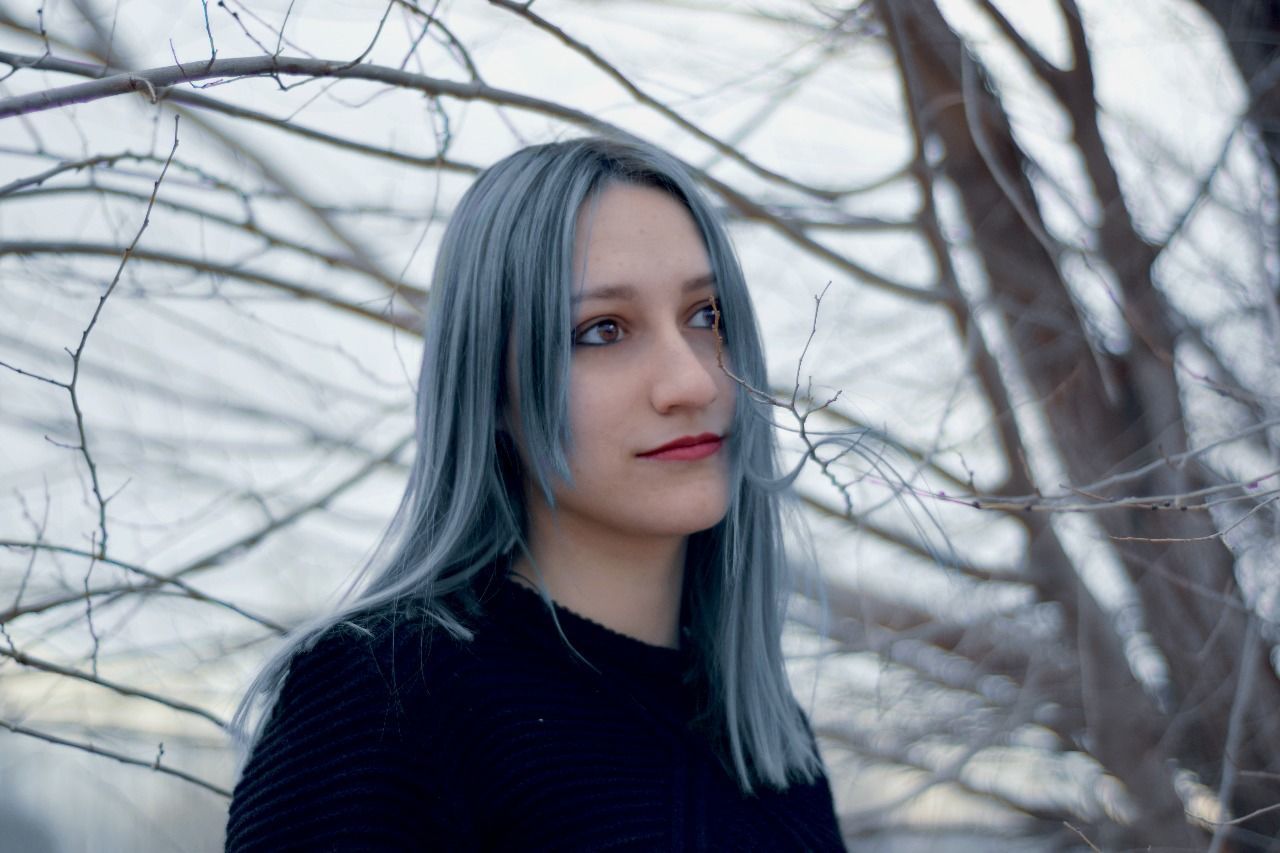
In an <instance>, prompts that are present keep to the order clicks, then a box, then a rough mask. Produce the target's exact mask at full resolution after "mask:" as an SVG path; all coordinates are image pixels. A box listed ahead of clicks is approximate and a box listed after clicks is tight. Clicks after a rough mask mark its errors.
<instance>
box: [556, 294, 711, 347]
mask: <svg viewBox="0 0 1280 853" xmlns="http://www.w3.org/2000/svg"><path fill="white" fill-rule="evenodd" d="M716 308H717V306H715V305H714V304H712V303H710V302H708V303H707V304H706V305H703V306H701V307H699V308H698V310H697V311H695V312H694V313H693V315H694V316H695V317H697V316H699V315H700V314H703V313H706V314H707V325H706V326H702V327H699V328H705V329H706V330H707V331H711V330H712V329H714V328H715V325H716V319H715V317H716ZM719 310H720V324H719V325H720V336H721V338H723V337H724V309H723V308H721V309H719ZM605 324H613V325H614V326H618V325H619V323H618V321H617V320H614V319H611V318H608V317H606V318H604V319H601V320H596V321H595V322H594V323H591V324H590V325H588V326H584V327H583V328H582V329H580V330H578V331H575V332H574V334H573V343H574V345H575V346H587V347H607V346H612V345H613V344H616V343H618V341H606V342H604V343H598V344H596V343H590V344H589V343H584V342H583V340H582V338H583V336H585V335H586V334H587V333H588V332H590V331H591V330H592V329H596V328H599V327H600V326H603V325H605ZM622 340H626V338H625V337H623V338H622Z"/></svg>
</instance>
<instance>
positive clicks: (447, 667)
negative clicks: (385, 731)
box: [273, 608, 475, 720]
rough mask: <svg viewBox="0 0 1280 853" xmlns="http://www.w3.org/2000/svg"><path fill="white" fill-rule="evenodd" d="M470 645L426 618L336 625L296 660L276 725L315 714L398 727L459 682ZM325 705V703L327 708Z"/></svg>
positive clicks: (395, 613) (400, 616)
mask: <svg viewBox="0 0 1280 853" xmlns="http://www.w3.org/2000/svg"><path fill="white" fill-rule="evenodd" d="M474 658H475V650H474V647H473V644H472V642H471V641H470V639H469V638H467V637H459V636H456V635H455V634H454V633H453V632H452V631H450V630H449V629H448V628H446V627H445V626H444V625H442V624H441V623H440V622H439V620H437V619H435V618H433V617H432V616H430V615H428V614H427V613H425V612H421V611H416V610H414V611H410V610H406V609H404V608H397V609H394V610H393V609H391V608H381V609H378V610H374V611H369V612H364V613H360V614H357V615H355V616H353V617H351V618H348V619H345V620H342V621H339V622H336V623H335V624H333V625H331V626H330V627H329V628H327V629H325V630H324V631H323V632H321V633H320V634H319V635H318V636H317V637H316V638H315V639H314V640H313V641H312V642H310V643H307V644H305V645H304V646H303V647H301V648H300V649H299V650H298V651H297V652H296V654H295V655H294V656H293V658H292V660H291V661H290V663H289V668H288V673H287V675H286V677H285V679H284V683H283V685H282V687H281V691H280V695H279V697H278V700H277V703H276V707H275V709H274V711H273V717H277V716H286V715H289V714H290V713H291V712H298V711H304V712H306V711H316V710H318V709H319V708H320V707H321V704H323V705H324V706H326V709H327V710H328V711H330V712H332V713H336V714H338V715H339V716H343V717H351V716H353V715H355V716H359V715H361V714H364V715H368V714H371V713H380V714H382V715H383V716H385V717H386V718H387V719H388V720H391V719H395V718H397V717H400V716H402V715H403V714H404V713H406V711H407V709H409V708H412V710H414V711H415V712H416V713H418V714H420V713H421V712H422V710H423V709H422V708H418V707H413V706H416V705H418V704H419V700H420V699H422V698H423V696H424V695H432V694H436V693H438V692H439V690H440V689H441V688H442V687H444V686H446V685H448V684H449V683H451V682H453V681H456V679H457V677H458V675H459V674H460V673H461V672H462V671H464V670H465V669H466V668H467V667H468V665H469V663H470V662H471V661H473V660H474ZM320 700H327V701H323V702H321V701H320Z"/></svg>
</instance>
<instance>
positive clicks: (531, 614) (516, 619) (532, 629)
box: [483, 561, 690, 686]
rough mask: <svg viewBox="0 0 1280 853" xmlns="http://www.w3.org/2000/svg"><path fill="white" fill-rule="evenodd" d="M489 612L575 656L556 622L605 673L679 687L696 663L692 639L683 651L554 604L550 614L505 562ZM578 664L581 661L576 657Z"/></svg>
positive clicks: (491, 592)
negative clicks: (691, 654)
mask: <svg viewBox="0 0 1280 853" xmlns="http://www.w3.org/2000/svg"><path fill="white" fill-rule="evenodd" d="M485 598H486V600H485V602H484V605H483V606H484V609H485V610H486V611H488V612H489V613H490V614H492V616H493V617H494V619H495V620H496V621H498V622H501V623H504V624H506V625H508V626H512V627H516V628H520V629H522V630H523V631H524V633H526V634H533V635H536V637H537V638H538V639H539V640H541V641H543V642H544V643H547V642H549V643H551V644H553V645H555V646H557V647H558V648H559V649H560V650H562V651H564V652H566V653H568V654H569V655H570V656H573V653H572V652H571V651H570V650H568V649H566V648H565V646H564V640H562V639H561V638H560V634H559V632H558V631H557V630H556V621H559V623H560V628H561V629H562V630H563V631H564V635H565V637H566V638H567V639H568V640H569V642H570V644H572V646H573V647H574V648H575V649H577V651H578V652H579V653H580V654H581V655H582V656H583V657H585V658H586V659H587V660H588V661H590V662H591V664H592V665H594V666H596V667H597V668H599V669H600V670H601V671H604V672H608V671H612V672H616V673H620V674H623V675H631V676H638V677H644V678H645V680H646V681H652V682H658V683H666V684H670V685H671V686H679V685H680V684H681V682H682V681H683V680H684V676H685V673H686V672H687V671H688V669H689V664H690V654H689V652H690V648H689V642H688V638H687V637H682V643H681V648H679V649H672V648H669V647H667V646H659V645H654V644H653V643H647V642H645V641H643V640H640V639H637V638H635V637H631V636H629V635H627V634H623V633H621V632H620V631H615V630H613V629H612V628H610V627H608V626H607V625H603V624H601V623H599V622H597V621H595V620H594V619H591V618H589V617H587V616H584V615H583V614H581V613H578V612H576V611H574V610H570V609H569V608H567V607H565V606H563V605H561V604H559V603H558V602H555V601H554V600H552V606H553V609H554V612H555V619H553V618H552V609H549V608H548V607H547V605H546V602H544V601H543V599H542V596H541V595H539V594H538V593H537V592H536V591H534V590H532V589H530V588H529V587H527V586H524V585H523V584H521V583H519V582H518V581H515V580H512V579H511V577H510V567H509V565H507V564H505V561H499V562H498V564H497V565H495V566H494V574H493V577H492V582H491V584H489V594H488V595H486V597H485ZM575 659H576V658H575Z"/></svg>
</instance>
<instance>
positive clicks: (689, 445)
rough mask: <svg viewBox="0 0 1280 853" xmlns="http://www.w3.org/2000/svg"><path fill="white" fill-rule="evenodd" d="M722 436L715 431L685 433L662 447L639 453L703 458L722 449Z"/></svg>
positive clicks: (667, 457) (688, 458)
mask: <svg viewBox="0 0 1280 853" xmlns="http://www.w3.org/2000/svg"><path fill="white" fill-rule="evenodd" d="M721 443H722V438H721V437H720V436H718V435H716V434H715V433H713V432H704V433H702V434H701V435H685V436H681V437H680V438H677V439H676V440H675V441H669V442H667V443H666V444H664V445H662V446H661V447H655V448H654V449H653V450H646V451H645V452H644V453H641V454H638V455H639V456H641V457H643V458H645V459H683V460H692V459H702V458H703V457H706V456H710V455H711V454H713V453H715V452H716V451H717V450H719V449H720V444H721Z"/></svg>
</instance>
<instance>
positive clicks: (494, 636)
mask: <svg viewBox="0 0 1280 853" xmlns="http://www.w3.org/2000/svg"><path fill="white" fill-rule="evenodd" d="M494 579H495V582H493V583H492V584H491V589H490V590H489V592H488V593H486V597H485V599H484V602H483V608H482V613H481V615H480V616H479V618H478V620H477V621H475V622H473V623H471V626H472V627H473V628H474V630H475V637H474V640H473V641H472V642H464V641H459V640H456V639H454V638H453V637H452V636H451V635H449V634H448V632H446V631H444V630H443V629H441V628H439V627H435V628H426V629H424V628H423V627H421V625H422V623H421V622H411V621H409V620H406V619H403V618H402V619H374V620H371V621H369V622H368V627H369V628H370V630H371V635H367V634H365V633H363V632H360V631H356V630H354V629H352V628H349V627H338V628H335V629H332V630H330V631H329V632H327V633H326V634H325V635H324V636H323V637H322V638H321V640H320V641H319V642H318V643H317V644H316V645H315V646H314V647H313V648H312V649H310V650H309V651H306V652H303V653H301V654H299V655H298V656H297V657H296V658H295V659H294V661H293V663H292V665H291V666H290V670H289V674H288V676H287V677H286V679H285V683H284V687H283V689H282V690H281V694H280V696H279V699H278V700H277V703H276V706H275V708H274V711H273V713H272V715H271V718H270V719H269V721H268V723H267V725H266V728H265V729H264V731H263V735H262V738H261V739H260V741H259V742H258V744H257V745H256V747H255V749H254V751H253V753H252V755H251V757H250V760H249V762H248V763H247V764H246V766H245V769H244V773H243V774H242V776H241V779H240V781H239V783H238V784H237V785H236V788H235V793H234V796H233V798H232V802H231V811H230V819H229V821H228V824H227V837H226V849H227V850H228V851H250V850H253V851H258V850H271V851H284V850H344V851H346V850H448V851H464V850H522V851H523V850H528V851H534V850H563V851H579V850H580V851H588V850H589V851H601V850H646V851H654V850H662V851H676V850H681V851H696V850H717V851H719V850H723V851H751V850H759V851H771V853H772V851H792V850H795V851H800V850H812V851H838V850H844V846H843V844H842V842H841V839H840V834H839V830H838V828H837V825H836V819H835V814H834V810H833V807H832V799H831V790H830V787H829V785H828V782H827V779H826V778H825V777H822V778H819V779H818V780H817V781H816V782H815V783H812V784H793V785H792V786H791V787H790V788H788V789H787V790H786V791H782V792H779V791H776V790H773V789H769V788H765V789H762V790H761V791H760V792H759V793H758V794H756V795H754V796H751V797H747V796H744V795H743V794H742V793H741V792H740V790H739V789H738V787H737V784H736V782H735V780H734V779H733V778H732V777H731V776H730V775H729V773H728V772H727V771H726V770H725V769H724V767H723V765H722V764H721V762H720V761H718V760H717V759H716V757H715V755H714V753H713V751H712V750H711V749H710V748H709V745H708V744H707V742H706V740H705V739H704V738H702V737H699V736H698V735H697V734H696V729H695V728H694V727H693V726H692V725H691V721H692V720H693V719H694V716H695V710H696V704H697V697H696V696H695V695H694V694H695V692H696V691H694V690H693V689H692V688H690V687H689V686H687V685H686V684H685V682H684V680H683V679H682V673H683V672H684V671H685V668H686V663H687V659H686V657H685V655H684V653H683V652H681V651H678V650H675V649H669V648H664V647H661V646H654V645H650V644H647V643H644V642H641V641H639V640H636V639H633V638H631V637H628V636H625V635H623V634H620V633H617V632H615V631H613V630H610V629H609V628H607V627H605V626H603V625H600V624H598V623H596V622H594V621H591V620H589V619H587V618H585V617H582V616H579V615H578V614H576V613H574V612H572V611H570V610H568V609H566V608H564V607H560V606H557V607H556V613H557V615H558V617H559V622H560V625H561V627H562V628H563V630H564V632H565V635H566V636H567V637H568V638H569V640H570V641H571V642H572V643H573V645H574V647H575V648H577V649H578V650H579V651H581V652H582V653H583V654H584V655H585V656H586V657H587V658H588V660H590V661H591V662H592V663H593V664H594V665H595V666H596V667H598V669H599V670H600V672H595V671H593V670H591V669H589V668H587V667H586V666H585V665H584V664H583V663H582V662H581V661H579V660H578V659H576V658H575V657H574V656H573V654H572V652H571V651H570V650H569V649H568V648H566V647H565V645H564V642H563V640H561V639H560V636H559V634H558V633H557V632H556V629H555V624H554V622H553V621H552V619H551V614H550V612H549V611H548V610H547V608H546V606H545V605H544V604H543V602H542V600H541V598H539V597H538V595H537V593H535V592H533V591H532V590H529V589H527V588H524V587H522V586H520V585H518V584H517V583H515V582H514V581H511V580H509V579H507V578H505V576H502V575H500V574H497V573H495V574H494ZM415 625H416V627H415Z"/></svg>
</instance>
